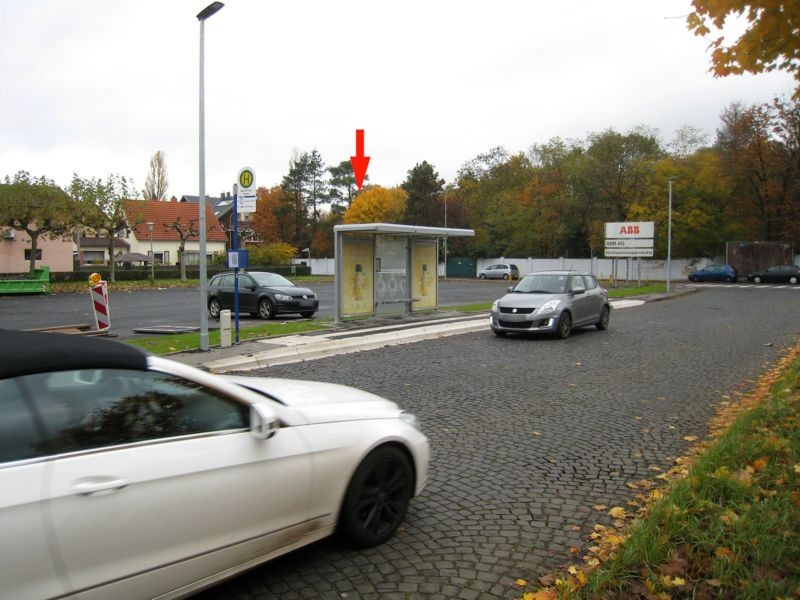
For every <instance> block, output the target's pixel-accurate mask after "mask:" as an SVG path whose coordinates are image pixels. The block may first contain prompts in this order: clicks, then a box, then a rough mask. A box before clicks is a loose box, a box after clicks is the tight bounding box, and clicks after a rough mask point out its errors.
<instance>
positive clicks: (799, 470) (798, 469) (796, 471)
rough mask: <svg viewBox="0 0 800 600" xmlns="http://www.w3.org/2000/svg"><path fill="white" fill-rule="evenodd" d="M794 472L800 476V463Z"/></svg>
mask: <svg viewBox="0 0 800 600" xmlns="http://www.w3.org/2000/svg"><path fill="white" fill-rule="evenodd" d="M794 472H795V473H797V474H798V475H800V463H797V464H796V465H795V466H794Z"/></svg>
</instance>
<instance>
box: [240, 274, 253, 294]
mask: <svg viewBox="0 0 800 600" xmlns="http://www.w3.org/2000/svg"><path fill="white" fill-rule="evenodd" d="M255 284H256V282H255V281H253V278H252V277H248V276H247V275H239V289H240V290H241V289H242V288H249V287H253V286H254V285H255Z"/></svg>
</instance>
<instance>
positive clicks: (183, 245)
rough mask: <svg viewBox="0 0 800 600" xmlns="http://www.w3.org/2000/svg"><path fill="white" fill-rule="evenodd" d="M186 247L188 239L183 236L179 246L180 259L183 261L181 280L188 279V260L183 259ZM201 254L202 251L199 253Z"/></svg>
mask: <svg viewBox="0 0 800 600" xmlns="http://www.w3.org/2000/svg"><path fill="white" fill-rule="evenodd" d="M185 247H186V240H184V239H183V238H181V245H180V247H179V248H178V260H179V261H181V281H186V261H185V260H183V251H184V249H185ZM197 255H198V256H200V253H199V252H198V253H197Z"/></svg>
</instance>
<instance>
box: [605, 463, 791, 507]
mask: <svg viewBox="0 0 800 600" xmlns="http://www.w3.org/2000/svg"><path fill="white" fill-rule="evenodd" d="M798 466H800V465H798ZM592 508H593V509H594V510H608V507H607V506H606V505H605V504H595V505H593V506H592Z"/></svg>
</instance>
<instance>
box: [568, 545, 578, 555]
mask: <svg viewBox="0 0 800 600" xmlns="http://www.w3.org/2000/svg"><path fill="white" fill-rule="evenodd" d="M580 551H581V549H580V548H576V547H575V546H570V547H569V553H570V554H578V553H580Z"/></svg>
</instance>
